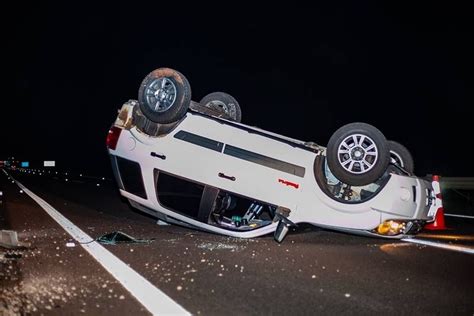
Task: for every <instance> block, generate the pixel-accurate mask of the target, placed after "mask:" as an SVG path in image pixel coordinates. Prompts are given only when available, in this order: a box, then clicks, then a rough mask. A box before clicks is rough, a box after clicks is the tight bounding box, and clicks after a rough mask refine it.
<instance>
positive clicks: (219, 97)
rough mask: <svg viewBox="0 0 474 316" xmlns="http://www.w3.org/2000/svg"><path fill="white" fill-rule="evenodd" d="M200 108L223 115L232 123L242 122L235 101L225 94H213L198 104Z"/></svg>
mask: <svg viewBox="0 0 474 316" xmlns="http://www.w3.org/2000/svg"><path fill="white" fill-rule="evenodd" d="M199 103H200V104H201V105H202V106H204V107H207V108H210V109H214V110H217V111H219V112H222V113H224V114H225V115H226V116H227V117H229V118H230V119H231V120H232V121H235V122H240V121H242V111H241V109H240V105H239V103H238V102H237V100H236V99H235V98H234V97H233V96H231V95H230V94H227V93H225V92H213V93H209V94H208V95H206V96H205V97H204V98H202V99H201V101H200V102H199Z"/></svg>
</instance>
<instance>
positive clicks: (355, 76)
mask: <svg viewBox="0 0 474 316" xmlns="http://www.w3.org/2000/svg"><path fill="white" fill-rule="evenodd" d="M326 2H327V3H326ZM326 2H321V4H317V3H316V4H315V5H316V8H315V9H312V8H309V7H306V8H305V7H296V5H295V7H292V6H291V4H289V3H287V4H286V5H284V6H278V5H275V4H272V5H271V6H270V5H268V6H267V7H266V8H255V7H254V6H246V5H245V4H243V3H242V2H236V3H235V4H234V5H232V4H230V3H227V2H220V3H219V4H215V5H214V6H211V5H209V6H204V5H203V4H202V3H201V2H199V1H198V2H197V3H199V4H194V5H193V6H190V5H188V4H186V2H184V1H182V2H175V5H167V6H165V5H163V3H162V1H152V2H148V3H146V2H140V3H138V2H136V1H114V2H110V3H109V4H102V3H100V2H99V1H97V2H96V3H94V4H93V5H92V4H91V5H86V4H84V3H83V2H81V1H76V2H64V3H55V4H53V3H49V4H45V3H36V4H34V5H27V4H25V3H24V2H21V3H19V4H15V5H14V7H13V8H12V9H9V10H2V11H4V12H3V13H4V15H6V17H5V18H6V20H4V21H3V22H2V24H4V25H2V29H3V32H4V33H5V34H4V35H3V36H2V38H3V39H2V55H3V57H2V58H3V62H2V64H4V66H3V67H2V70H3V76H2V77H3V80H2V81H3V83H2V86H3V88H2V102H1V103H2V105H1V112H0V117H1V124H0V126H1V127H0V132H1V134H0V135H1V136H0V137H1V138H0V144H1V146H0V160H1V159H6V158H7V157H9V156H11V155H14V156H15V157H17V158H19V159H21V160H31V161H33V160H38V159H44V160H56V161H57V162H58V164H59V166H61V167H64V168H72V169H77V170H84V171H88V172H91V173H100V172H107V173H110V172H111V171H110V163H109V160H108V156H107V152H106V149H105V138H106V134H107V131H108V129H109V127H110V125H111V124H112V123H113V121H114V120H115V117H116V113H117V109H119V108H120V106H121V104H122V103H123V102H125V101H127V100H129V99H136V98H137V94H138V87H139V85H140V82H141V81H142V79H143V78H144V77H145V76H146V75H147V74H148V73H149V72H150V71H152V70H153V69H155V68H159V67H170V68H174V69H177V70H179V71H180V72H181V73H183V74H184V75H185V76H186V77H187V78H188V80H189V82H190V84H191V87H192V95H193V100H195V101H199V100H200V99H201V98H202V97H204V96H205V95H206V94H207V93H210V92H214V91H225V92H228V93H230V94H231V95H233V96H234V97H235V98H236V99H237V100H238V101H239V103H240V105H241V108H242V112H243V119H242V122H243V123H246V124H249V125H254V126H259V127H261V128H264V129H267V130H270V131H273V132H277V133H280V134H283V135H286V136H290V137H294V138H298V139H302V140H307V141H314V142H316V143H319V144H322V145H326V144H327V141H328V140H329V137H330V136H331V134H332V133H333V132H334V131H335V130H336V129H337V128H339V127H340V126H341V125H343V124H346V123H350V122H354V121H361V122H367V123H370V124H373V125H375V126H376V127H378V128H379V129H380V130H381V131H382V132H383V133H384V134H385V136H386V138H387V139H392V140H396V141H398V142H400V143H402V144H404V145H405V146H406V147H407V148H408V149H409V150H410V151H411V152H412V154H413V156H414V159H415V173H416V174H418V175H425V174H428V173H438V174H441V175H444V176H474V158H473V157H472V155H473V153H474V150H473V146H474V128H473V127H474V109H473V105H474V103H473V99H474V98H473V85H472V83H473V81H472V74H473V73H474V71H473V70H474V69H473V67H472V66H473V63H472V58H473V56H474V51H473V48H472V42H473V38H474V37H473V34H472V25H470V24H471V23H470V21H471V20H472V15H471V12H472V11H470V10H468V9H467V7H454V6H450V7H446V5H447V4H448V2H444V3H442V4H440V5H435V4H433V3H428V4H427V5H426V6H423V7H421V6H420V7H413V5H412V4H410V5H408V4H407V5H401V4H399V3H398V2H397V4H396V5H395V4H392V5H390V4H382V3H377V2H375V1H374V2H360V1H354V2H347V3H346V2H337V3H336V2H334V1H326ZM72 4H73V5H72Z"/></svg>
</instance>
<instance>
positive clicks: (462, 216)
mask: <svg viewBox="0 0 474 316" xmlns="http://www.w3.org/2000/svg"><path fill="white" fill-rule="evenodd" d="M444 216H452V217H461V218H470V219H474V216H468V215H459V214H447V213H444Z"/></svg>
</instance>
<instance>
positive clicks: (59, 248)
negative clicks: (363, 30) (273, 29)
mask: <svg viewBox="0 0 474 316" xmlns="http://www.w3.org/2000/svg"><path fill="white" fill-rule="evenodd" d="M11 175H12V176H13V177H14V178H15V179H16V180H18V181H19V182H21V183H22V184H23V185H25V186H26V187H27V188H28V189H29V190H31V191H32V192H34V193H36V194H37V195H38V196H40V197H41V198H42V199H44V200H45V201H47V203H49V204H50V205H51V206H53V207H54V208H55V209H56V210H57V211H59V212H60V213H61V214H62V215H64V216H65V217H66V218H67V219H69V220H70V221H72V222H73V223H74V224H75V225H77V226H78V227H79V228H80V229H82V230H83V231H84V232H86V233H87V234H89V235H90V236H91V237H93V238H97V237H99V236H101V235H103V234H106V233H110V232H113V231H121V232H124V233H126V234H129V235H131V236H133V237H135V238H141V239H147V240H152V241H151V242H149V243H142V244H118V245H105V246H104V247H105V248H106V249H108V250H109V251H110V252H111V253H113V254H114V255H115V256H116V257H118V258H119V259H120V260H121V261H123V262H124V263H125V264H126V265H127V266H129V267H130V268H132V269H133V270H135V271H136V272H137V273H138V274H140V275H141V276H143V277H144V278H145V279H147V280H148V281H149V282H150V283H151V284H152V285H154V286H155V287H156V288H158V289H160V290H161V291H163V292H164V293H165V294H166V295H167V296H169V297H170V298H171V299H172V300H174V301H175V302H176V303H177V304H179V305H181V306H182V307H183V308H184V309H186V310H187V311H188V312H189V313H191V314H193V315H224V314H227V315H268V314H272V315H288V314H292V315H315V314H348V315H349V314H356V315H361V314H363V315H379V314H381V313H383V314H386V315H408V314H410V315H412V314H416V315H446V314H449V315H453V314H457V315H473V314H474V282H473V281H474V255H472V254H467V253H463V252H459V251H456V250H448V249H440V248H435V247H431V246H427V245H421V244H414V243H407V242H403V241H387V240H382V239H376V238H366V237H360V236H352V235H348V234H342V233H338V232H332V231H326V230H320V229H317V228H314V227H311V226H301V227H299V228H298V229H296V230H295V231H293V232H291V233H290V234H289V235H288V236H287V237H286V239H285V240H284V242H283V243H282V244H278V243H276V242H275V241H274V240H273V237H272V236H264V237H260V238H255V239H236V238H230V237H225V236H219V235H214V234H209V233H204V232H199V231H194V230H190V229H187V228H182V227H178V226H163V225H157V223H156V220H155V219H153V218H152V217H149V216H147V215H145V214H142V213H140V212H138V211H134V210H133V209H132V208H131V207H130V206H129V205H128V204H127V203H126V202H125V201H124V200H123V199H121V198H120V196H119V195H118V192H117V189H116V188H115V186H114V184H113V182H112V181H109V180H107V179H106V180H102V179H97V180H96V179H92V178H85V177H77V176H76V177H73V178H71V177H69V178H68V181H67V182H66V181H65V176H64V175H63V176H61V177H60V176H53V175H48V176H45V175H41V176H40V175H38V174H35V175H31V174H28V175H25V174H22V173H21V174H20V173H19V172H12V173H11ZM97 184H99V186H97ZM0 190H1V191H3V195H4V198H3V203H2V204H1V205H0V214H1V218H0V229H11V230H15V231H17V232H18V236H19V239H20V241H22V242H25V243H29V245H27V247H24V248H21V249H5V248H3V249H2V248H0V315H3V314H5V315H25V314H32V315H41V314H44V315H81V314H87V315H142V314H143V315H147V314H150V312H149V311H148V310H147V309H146V308H145V307H144V306H143V305H142V304H141V303H140V302H139V301H138V300H137V299H135V297H134V295H132V294H131V293H129V292H128V291H127V289H125V288H124V287H123V286H122V285H121V284H120V283H119V282H118V281H117V279H116V278H114V276H112V274H110V273H109V272H107V270H105V269H104V268H103V267H102V266H101V265H100V264H99V263H98V262H97V261H96V260H95V259H94V258H93V257H91V255H89V253H88V252H86V251H85V249H84V248H83V247H81V245H79V244H78V243H77V241H74V240H73V239H72V237H71V236H70V235H68V234H67V233H66V231H65V230H64V229H63V228H62V227H61V226H59V225H58V224H57V223H56V222H55V221H54V220H53V219H52V218H51V217H50V216H49V215H48V214H47V213H46V212H45V211H44V210H43V208H41V207H40V206H39V205H38V204H37V203H36V202H35V201H33V200H32V199H31V198H30V197H29V196H28V195H26V194H25V193H24V192H23V193H22V192H20V188H19V187H18V186H17V184H16V183H12V179H8V178H7V176H6V175H4V174H3V172H1V174H0ZM446 221H447V224H448V227H449V228H450V229H449V230H447V231H437V232H424V233H422V234H421V235H419V236H418V237H417V239H419V240H429V241H435V242H439V243H442V244H446V245H457V246H461V247H465V248H466V249H471V250H472V249H474V233H473V232H474V220H469V219H453V218H446ZM68 242H74V244H75V246H74V247H68V246H67V245H66V244H67V243H68Z"/></svg>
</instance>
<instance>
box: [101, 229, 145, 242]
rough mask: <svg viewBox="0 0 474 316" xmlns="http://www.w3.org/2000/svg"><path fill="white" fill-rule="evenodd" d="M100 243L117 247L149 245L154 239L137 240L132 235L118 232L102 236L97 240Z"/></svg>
mask: <svg viewBox="0 0 474 316" xmlns="http://www.w3.org/2000/svg"><path fill="white" fill-rule="evenodd" d="M96 240H97V241H98V242H100V243H101V244H104V245H116V244H149V243H150V242H152V241H153V239H137V238H133V237H132V236H130V235H127V234H125V233H122V232H120V231H118V232H112V233H108V234H105V235H102V236H100V237H99V238H97V239H96Z"/></svg>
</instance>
